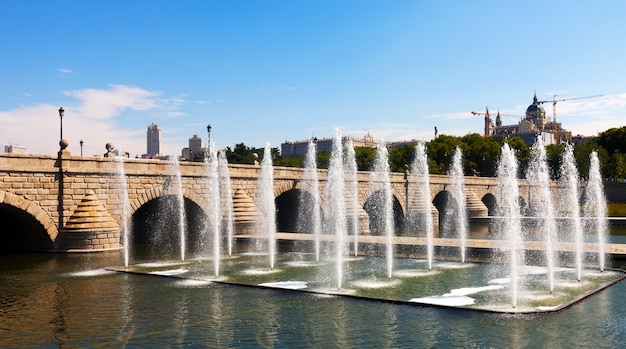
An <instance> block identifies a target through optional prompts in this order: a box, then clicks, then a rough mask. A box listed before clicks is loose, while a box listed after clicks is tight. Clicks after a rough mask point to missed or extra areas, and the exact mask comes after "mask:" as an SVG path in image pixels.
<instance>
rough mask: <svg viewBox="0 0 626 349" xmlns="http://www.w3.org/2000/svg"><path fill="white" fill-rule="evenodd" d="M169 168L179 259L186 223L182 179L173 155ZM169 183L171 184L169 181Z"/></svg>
mask: <svg viewBox="0 0 626 349" xmlns="http://www.w3.org/2000/svg"><path fill="white" fill-rule="evenodd" d="M170 159H171V160H170V168H171V169H172V172H173V176H174V179H175V182H174V184H173V185H174V193H175V195H176V204H177V207H176V210H177V212H178V230H179V236H180V260H181V261H184V260H185V251H186V237H185V232H186V230H187V223H186V218H185V198H184V197H183V179H182V177H181V174H180V164H179V163H178V158H177V157H176V156H174V155H172V156H171V157H170ZM170 185H172V184H171V183H170Z"/></svg>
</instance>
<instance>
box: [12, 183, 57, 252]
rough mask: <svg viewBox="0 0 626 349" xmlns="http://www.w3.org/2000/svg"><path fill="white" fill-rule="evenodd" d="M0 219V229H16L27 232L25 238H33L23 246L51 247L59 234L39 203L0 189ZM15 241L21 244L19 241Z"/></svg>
mask: <svg viewBox="0 0 626 349" xmlns="http://www.w3.org/2000/svg"><path fill="white" fill-rule="evenodd" d="M3 206H4V207H3ZM0 221H2V225H3V226H2V227H1V228H0V229H1V230H5V231H9V233H11V232H12V231H14V230H17V229H19V231H26V232H29V235H28V236H26V238H29V239H33V240H32V241H30V243H32V245H30V244H27V245H30V246H22V247H24V248H42V249H52V248H53V247H54V246H53V245H54V241H55V240H56V237H57V236H58V234H59V231H58V229H57V227H56V224H55V223H54V221H53V220H52V218H51V217H50V215H48V213H47V212H46V211H45V210H44V209H43V208H41V206H39V204H37V203H36V202H34V201H31V200H28V199H25V198H24V197H22V196H21V195H17V194H14V193H10V192H6V191H1V190H0ZM37 232H40V233H39V234H38V233H37ZM13 233H14V232H13ZM14 234H15V233H14ZM20 234H22V233H20ZM16 243H19V244H23V242H19V241H17V242H16Z"/></svg>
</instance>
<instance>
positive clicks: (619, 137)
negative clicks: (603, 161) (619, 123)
mask: <svg viewBox="0 0 626 349" xmlns="http://www.w3.org/2000/svg"><path fill="white" fill-rule="evenodd" d="M597 143H598V145H600V146H601V147H603V148H604V149H606V151H607V152H608V153H609V154H613V153H615V152H617V151H619V152H620V153H621V154H626V126H624V127H621V128H610V129H608V130H606V131H604V132H602V133H601V134H600V136H599V137H598V140H597Z"/></svg>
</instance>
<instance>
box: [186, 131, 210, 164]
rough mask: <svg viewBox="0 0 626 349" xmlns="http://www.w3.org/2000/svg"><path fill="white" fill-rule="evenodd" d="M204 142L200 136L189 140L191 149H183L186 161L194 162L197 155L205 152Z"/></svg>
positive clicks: (194, 136)
mask: <svg viewBox="0 0 626 349" xmlns="http://www.w3.org/2000/svg"><path fill="white" fill-rule="evenodd" d="M204 151H205V149H204V148H203V141H202V138H201V137H198V135H193V137H191V138H189V147H186V148H183V151H182V156H183V158H184V159H187V160H193V159H194V158H195V157H196V155H197V154H200V153H202V152H204Z"/></svg>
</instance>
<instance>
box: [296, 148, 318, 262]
mask: <svg viewBox="0 0 626 349" xmlns="http://www.w3.org/2000/svg"><path fill="white" fill-rule="evenodd" d="M316 147H317V143H316V141H314V140H313V139H311V140H309V144H308V149H307V154H306V159H305V161H304V173H303V176H302V177H303V178H302V188H301V189H302V192H301V193H300V205H299V206H300V210H299V212H298V231H303V230H304V229H307V228H310V229H311V233H312V234H313V236H314V250H315V261H316V262H319V260H320V235H321V233H322V232H321V230H322V216H321V213H320V188H319V181H318V176H317V156H316V154H317V151H316ZM305 193H308V194H309V195H310V198H311V199H312V200H309V199H308V197H307V196H306V195H305Z"/></svg>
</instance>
